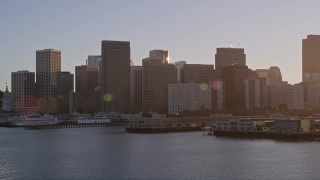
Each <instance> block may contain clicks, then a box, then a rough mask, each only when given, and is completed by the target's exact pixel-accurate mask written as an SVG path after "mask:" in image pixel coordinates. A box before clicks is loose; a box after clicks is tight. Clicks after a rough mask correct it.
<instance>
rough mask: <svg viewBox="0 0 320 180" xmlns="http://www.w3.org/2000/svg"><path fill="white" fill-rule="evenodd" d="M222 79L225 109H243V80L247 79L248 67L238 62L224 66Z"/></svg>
mask: <svg viewBox="0 0 320 180" xmlns="http://www.w3.org/2000/svg"><path fill="white" fill-rule="evenodd" d="M222 79H223V81H224V105H225V109H227V110H243V109H245V80H246V79H248V67H247V66H243V65H239V64H237V65H232V66H227V67H224V68H223V69H222Z"/></svg>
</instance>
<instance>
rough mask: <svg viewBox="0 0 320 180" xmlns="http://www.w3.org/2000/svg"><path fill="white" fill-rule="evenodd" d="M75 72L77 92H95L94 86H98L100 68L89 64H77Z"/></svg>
mask: <svg viewBox="0 0 320 180" xmlns="http://www.w3.org/2000/svg"><path fill="white" fill-rule="evenodd" d="M75 74H76V92H77V93H79V92H81V93H83V92H94V88H96V87H97V86H98V74H99V70H98V68H96V67H93V66H89V65H82V66H76V67H75Z"/></svg>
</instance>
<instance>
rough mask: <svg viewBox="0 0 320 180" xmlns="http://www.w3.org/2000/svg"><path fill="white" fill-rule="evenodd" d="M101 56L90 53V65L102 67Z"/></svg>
mask: <svg viewBox="0 0 320 180" xmlns="http://www.w3.org/2000/svg"><path fill="white" fill-rule="evenodd" d="M100 62H101V56H97V55H89V56H88V64H87V65H89V66H92V67H96V68H98V69H99V68H100V66H99V65H100Z"/></svg>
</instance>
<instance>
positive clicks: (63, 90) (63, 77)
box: [59, 72, 74, 99]
mask: <svg viewBox="0 0 320 180" xmlns="http://www.w3.org/2000/svg"><path fill="white" fill-rule="evenodd" d="M59 79H60V85H59V87H60V90H59V97H60V98H64V99H69V94H70V91H71V92H73V90H74V88H73V84H74V75H73V74H71V73H70V72H60V75H59Z"/></svg>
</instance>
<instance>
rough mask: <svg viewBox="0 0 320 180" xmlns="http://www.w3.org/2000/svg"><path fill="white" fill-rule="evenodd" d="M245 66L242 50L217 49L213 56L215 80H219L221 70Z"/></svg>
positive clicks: (244, 55) (244, 56)
mask: <svg viewBox="0 0 320 180" xmlns="http://www.w3.org/2000/svg"><path fill="white" fill-rule="evenodd" d="M233 64H239V65H244V66H245V65H246V54H244V49H243V48H217V52H216V55H215V66H216V70H215V71H216V78H221V77H222V76H221V75H222V74H221V72H222V68H224V67H227V66H230V65H233Z"/></svg>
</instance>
